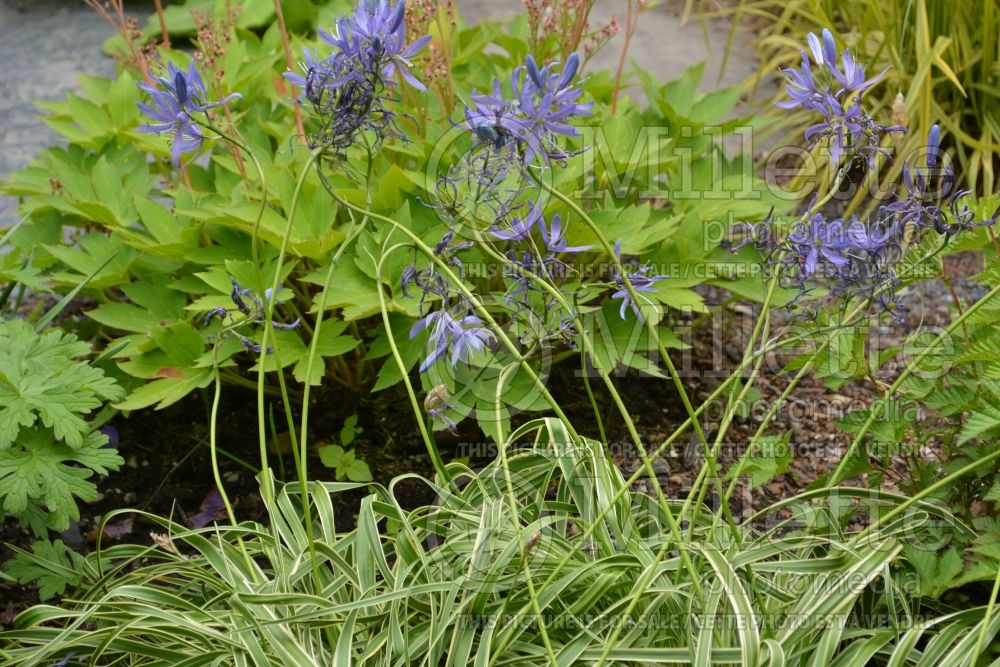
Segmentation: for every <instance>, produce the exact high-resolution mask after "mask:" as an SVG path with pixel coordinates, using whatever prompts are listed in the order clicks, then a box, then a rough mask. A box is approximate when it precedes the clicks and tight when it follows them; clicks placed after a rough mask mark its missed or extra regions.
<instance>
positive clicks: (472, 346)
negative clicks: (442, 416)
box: [410, 307, 495, 373]
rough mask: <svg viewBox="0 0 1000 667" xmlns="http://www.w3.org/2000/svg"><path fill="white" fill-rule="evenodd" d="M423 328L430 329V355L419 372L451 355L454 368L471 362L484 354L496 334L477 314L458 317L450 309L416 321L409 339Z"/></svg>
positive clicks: (421, 365) (435, 312)
mask: <svg viewBox="0 0 1000 667" xmlns="http://www.w3.org/2000/svg"><path fill="white" fill-rule="evenodd" d="M424 329H430V337H429V339H428V343H429V345H430V348H431V352H430V354H428V355H427V357H426V358H425V359H424V361H423V363H422V364H420V372H421V373H423V372H424V371H426V370H427V369H428V368H430V367H431V366H432V365H433V364H434V362H435V361H437V360H438V359H439V358H440V357H441V356H443V355H446V353H449V352H450V357H449V362H450V363H451V366H452V367H453V368H454V367H455V366H457V365H458V362H460V361H461V362H465V363H467V364H468V363H471V361H472V358H473V356H474V355H475V354H477V353H479V352H482V351H483V350H484V349H485V348H486V345H487V343H489V342H490V341H492V340H494V339H495V336H494V335H493V332H491V331H490V330H489V329H487V328H486V327H484V326H483V321H482V320H481V319H479V317H477V316H476V315H471V314H469V315H465V316H463V317H460V318H457V319H456V318H455V317H453V316H452V314H451V313H450V312H448V308H446V307H445V308H442V309H441V310H437V311H434V312H431V313H428V314H427V315H425V316H423V317H421V318H420V319H419V320H417V323H416V324H414V325H413V328H412V329H411V330H410V338H414V337H416V335H417V334H419V333H420V332H421V331H423V330H424Z"/></svg>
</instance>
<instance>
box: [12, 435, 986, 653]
mask: <svg viewBox="0 0 1000 667" xmlns="http://www.w3.org/2000/svg"><path fill="white" fill-rule="evenodd" d="M515 435H516V436H517V438H515V440H518V441H528V442H535V444H534V445H533V446H530V447H521V448H519V447H516V446H515V445H513V443H508V444H509V445H510V447H511V448H510V450H509V451H508V453H507V454H506V455H502V456H500V457H499V458H498V459H496V460H495V461H493V462H491V463H490V464H488V465H487V466H486V467H485V468H484V469H482V470H480V471H478V472H475V471H472V470H470V469H468V468H466V467H463V466H460V465H458V464H453V465H452V470H453V472H454V473H456V474H458V475H459V476H460V478H462V479H463V480H464V483H463V484H462V486H461V489H451V490H449V489H447V488H442V487H441V486H439V485H437V484H434V483H433V482H430V481H426V480H423V481H422V483H423V484H426V485H427V486H428V487H429V489H431V490H432V491H433V492H434V493H435V494H436V495H437V496H438V497H437V501H436V502H435V503H434V504H433V505H428V506H424V507H419V508H416V509H405V508H404V507H402V506H401V505H400V501H399V499H398V498H397V497H396V493H395V489H396V484H397V482H394V483H392V484H390V485H389V486H388V487H382V486H376V487H375V488H376V490H375V492H374V493H372V494H371V495H369V496H368V497H367V498H365V500H364V501H362V503H361V508H360V511H359V514H358V517H357V526H356V527H355V528H352V529H350V530H344V529H338V527H337V526H336V522H335V520H334V509H333V508H334V501H333V497H334V496H336V495H337V494H340V493H344V492H348V491H352V490H355V489H358V488H359V486H360V485H358V484H351V483H335V482H331V483H316V482H314V483H310V484H309V485H308V495H307V498H306V500H307V501H308V502H309V504H310V505H309V506H310V508H311V510H312V512H313V515H314V516H316V517H319V518H320V519H321V520H320V521H317V522H314V523H313V526H314V528H313V530H314V533H313V534H311V535H310V534H309V533H307V532H306V531H304V530H303V520H304V517H303V514H302V513H301V512H302V505H301V500H303V498H302V497H300V496H298V495H297V493H298V489H299V487H298V485H289V486H287V487H285V489H284V490H283V491H282V492H281V494H280V495H279V496H278V498H277V499H276V501H275V505H274V507H273V508H272V513H271V525H270V526H269V527H268V526H262V525H257V524H242V525H240V526H229V527H219V528H216V529H212V530H211V532H209V531H207V530H201V531H190V530H187V529H185V528H183V527H182V526H177V525H174V524H170V523H168V522H166V521H165V520H163V519H156V518H153V519H152V520H153V521H156V522H158V523H160V524H161V525H162V528H161V531H162V532H163V533H164V534H163V535H161V536H159V537H158V539H157V543H158V544H159V546H156V547H139V546H132V545H118V546H113V547H111V548H109V549H107V550H105V551H102V552H100V553H93V554H91V555H89V556H88V557H87V559H86V561H85V562H84V563H83V564H82V565H81V566H80V567H79V571H80V572H81V575H82V578H83V586H82V588H81V589H80V591H79V592H78V594H77V595H76V596H75V598H74V601H66V602H65V603H64V604H65V605H66V607H65V608H62V609H56V608H52V607H42V608H37V609H35V610H31V611H28V612H25V613H24V614H22V615H21V616H20V617H19V619H18V625H17V629H16V630H13V631H9V632H6V633H3V638H4V639H6V640H8V642H9V645H10V648H9V649H8V651H9V655H10V659H11V660H13V661H14V663H15V664H29V663H30V664H37V663H45V662H46V661H49V662H51V661H53V660H55V659H57V658H59V657H61V656H64V655H66V653H67V652H68V651H71V650H72V651H76V652H78V653H79V652H82V653H86V654H91V653H92V652H94V651H96V650H98V647H100V651H101V655H102V657H103V658H104V659H106V660H111V661H115V660H118V661H122V662H129V661H135V660H140V659H142V660H145V661H147V662H149V663H150V664H158V665H159V664H163V665H166V664H193V663H196V662H218V663H227V664H229V663H231V664H243V663H255V664H270V665H288V666H289V667H292V666H296V667H297V666H298V665H304V664H334V663H336V664H348V663H351V664H355V663H356V664H370V665H391V664H397V663H406V664H421V663H425V664H434V665H456V666H459V665H460V666H462V667H464V666H465V665H471V664H483V665H485V664H490V663H491V662H493V661H503V662H502V663H501V664H507V663H509V664H518V665H551V664H567V665H569V664H583V663H587V664H591V663H593V664H599V663H600V662H601V661H602V660H609V661H611V662H613V663H618V662H628V663H630V664H661V663H663V662H664V661H668V662H672V663H687V664H700V665H707V664H712V663H716V662H720V663H734V664H736V663H739V664H747V665H751V664H782V662H781V658H785V659H786V660H787V659H788V658H790V657H792V656H794V657H795V662H794V664H810V663H819V662H822V663H830V664H837V665H858V666H861V665H866V664H872V662H887V661H889V662H891V663H892V664H928V665H930V664H935V665H941V664H955V665H959V664H969V662H968V661H969V660H970V658H971V657H973V656H974V655H975V653H974V651H975V649H976V643H977V639H978V638H979V636H980V629H981V628H983V632H984V635H985V640H986V642H987V644H986V645H987V646H988V642H991V641H992V640H993V639H994V638H995V637H996V635H997V632H998V631H1000V621H998V620H997V619H996V617H993V618H992V619H991V618H990V617H989V616H988V615H987V609H986V607H982V606H979V607H969V608H967V609H966V610H965V611H962V612H954V611H952V610H949V609H943V608H942V609H938V608H936V607H934V606H919V605H917V604H916V602H917V600H918V599H919V597H918V596H919V592H918V591H916V590H915V587H914V585H913V584H912V581H911V580H909V579H907V577H906V576H905V573H906V567H907V566H906V563H907V558H908V556H907V553H908V550H906V549H904V547H903V545H902V544H901V540H902V539H904V536H903V535H902V534H901V533H900V531H899V529H898V526H897V528H895V529H894V528H893V526H892V525H885V526H881V527H878V528H875V529H874V530H872V531H871V532H869V533H867V534H866V535H865V536H864V539H861V538H860V537H859V536H854V537H852V536H850V535H849V534H845V533H844V532H842V525H841V523H840V522H841V521H844V522H847V521H849V520H850V519H851V517H852V516H853V515H854V514H855V512H856V511H857V510H858V509H861V508H863V507H869V508H872V509H873V508H875V507H878V506H881V507H882V508H883V509H884V510H889V509H894V510H903V509H905V508H906V506H907V505H910V506H914V505H917V506H919V505H918V504H917V503H915V501H913V500H910V499H904V498H900V497H898V496H885V495H882V496H879V495H875V494H870V495H869V497H868V498H867V499H865V497H864V496H863V495H860V494H855V495H854V496H853V498H854V500H856V501H860V505H858V504H854V505H853V507H852V503H851V502H849V501H848V502H846V503H845V502H844V501H845V500H847V497H844V496H841V497H840V499H839V500H838V495H837V491H836V490H830V491H828V492H826V495H823V496H819V498H820V499H828V500H830V501H831V502H830V504H831V506H835V505H836V504H837V503H838V502H840V503H841V505H842V506H843V510H842V511H841V512H840V513H839V516H834V514H833V513H832V512H830V511H827V510H824V509H823V508H822V507H818V506H816V505H815V504H813V502H811V499H810V498H807V497H803V498H800V499H798V498H794V499H789V500H788V501H785V502H783V503H781V504H779V505H777V506H775V507H774V508H771V509H769V510H767V511H766V512H762V513H761V514H759V515H757V516H756V517H754V520H753V521H751V522H750V523H748V525H747V526H746V527H745V528H742V529H741V530H740V532H739V534H738V535H736V536H730V535H729V534H728V530H727V529H725V528H723V527H722V526H720V524H718V523H715V522H713V521H712V520H711V517H706V516H704V515H702V519H701V520H698V519H695V518H694V516H691V515H687V516H686V515H684V514H682V513H681V509H680V503H674V502H672V501H667V502H666V503H664V502H662V501H660V502H658V501H656V500H655V499H653V498H650V497H649V496H647V495H645V494H644V493H637V492H635V491H634V490H633V489H632V488H631V484H633V483H634V482H635V479H636V478H635V477H633V478H631V479H629V480H626V479H624V478H623V477H622V476H621V474H620V473H619V471H618V470H617V469H616V468H615V467H614V466H613V465H611V464H610V462H609V461H608V460H607V458H606V456H605V455H604V452H603V449H602V447H601V446H600V444H599V443H593V442H590V443H587V444H584V445H579V446H577V445H571V446H567V444H566V443H567V440H566V438H567V436H568V433H567V431H566V429H565V427H564V426H563V425H561V424H559V423H558V422H555V421H552V420H546V421H541V420H539V421H536V422H532V423H530V424H528V425H526V427H525V428H524V429H522V430H521V431H520V432H518V433H517V434H515ZM411 480H412V477H411ZM399 481H402V480H399ZM843 491H845V492H847V493H851V490H849V489H844V490H843ZM854 491H855V492H857V491H859V490H854ZM862 493H865V492H863V491H862ZM920 507H921V509H922V510H923V509H926V508H925V507H924V506H920ZM930 511H933V512H935V515H934V516H935V519H936V520H939V521H943V522H946V523H947V522H952V521H953V519H951V518H950V517H949V516H948V515H947V513H946V512H937V511H936V510H933V508H930ZM778 512H787V513H790V514H791V515H792V516H794V517H818V518H820V517H822V518H826V519H827V520H826V521H822V520H816V519H813V520H811V521H809V522H807V523H803V522H797V521H795V520H790V521H779V522H777V524H776V525H769V526H767V527H766V528H763V529H762V530H759V531H758V530H755V529H754V528H753V527H752V526H753V525H755V522H756V521H757V520H758V519H761V518H763V517H767V516H774V515H775V513H778ZM670 513H673V518H674V520H678V521H680V520H686V519H691V520H692V524H691V526H690V533H688V532H687V531H685V535H684V537H683V538H682V539H677V538H676V537H675V536H676V535H677V533H676V532H674V531H675V529H674V528H671V526H670V524H671V519H670V517H671V514H670ZM926 518H927V517H926V516H925V518H924V519H922V520H918V521H908V522H907V525H906V527H905V528H906V531H907V532H906V534H905V538H906V539H907V540H911V541H914V540H916V541H918V540H919V539H920V538H921V537H922V536H923V535H924V533H925V532H926V530H927V529H928V527H929V526H931V525H933V523H934V522H933V521H927V520H926ZM167 535H169V537H168V536H167ZM731 537H736V538H737V539H730V538H731ZM313 547H315V549H316V550H317V551H318V553H319V554H321V556H320V557H319V558H318V560H317V559H315V558H314V557H312V556H310V553H311V548H313ZM914 557H915V558H918V559H919V558H924V555H923V554H914ZM932 557H933V556H932ZM921 563H922V561H921ZM918 567H920V568H922V569H923V567H924V566H923V565H922V564H921V565H919V566H918ZM937 567H938V568H939V571H940V567H946V568H947V569H948V570H949V571H950V570H951V569H952V568H953V565H942V566H937ZM191 582H198V585H196V586H192V585H191ZM126 601H127V603H126ZM918 610H919V611H918ZM317 619H322V622H321V623H320V622H317ZM896 627H898V628H905V630H904V631H900V632H897V631H896V630H894V629H893V628H896ZM237 630H239V631H237ZM987 655H991V654H989V653H987ZM141 656H145V657H141ZM944 656H949V657H948V658H947V660H946V659H945V658H944ZM784 664H789V663H788V662H785V663H784Z"/></svg>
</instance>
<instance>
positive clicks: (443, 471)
mask: <svg viewBox="0 0 1000 667" xmlns="http://www.w3.org/2000/svg"><path fill="white" fill-rule="evenodd" d="M408 247H409V245H407V244H403V243H398V244H396V245H393V246H391V247H389V248H387V249H386V250H385V251H384V252H383V253H382V257H380V258H379V259H378V260H375V258H374V257H372V261H374V262H375V279H376V280H378V281H379V283H380V284H381V281H382V262H384V261H385V260H386V258H387V257H389V255H391V254H392V253H393V252H395V251H396V250H399V249H401V248H408ZM377 291H378V304H379V311H380V312H381V313H382V323H383V325H384V326H385V333H386V339H387V340H388V341H389V351H390V352H391V353H392V358H393V359H394V360H395V362H396V366H397V367H398V368H399V375H400V377H401V378H402V379H403V386H404V387H406V393H407V395H408V396H409V397H410V407H411V408H412V409H413V415H414V417H416V420H417V426H418V427H419V429H420V437H421V438H423V441H424V446H425V447H426V448H427V455H428V456H429V457H430V459H431V464H432V465H433V466H434V471H435V472H436V473H437V476H438V477H439V478H440V480H441V484H442V485H443V486H445V487H447V488H448V489H452V486H453V484H452V479H451V475H450V473H449V472H448V467H447V466H446V465H445V463H444V460H443V459H442V458H441V453H440V452H439V451H438V448H437V443H435V442H434V438H433V437H432V436H431V433H430V431H428V429H427V422H426V420H425V419H424V415H423V412H421V410H420V400H419V399H418V398H417V393H416V391H415V390H414V389H413V383H412V382H411V381H410V373H409V369H407V367H406V363H405V362H404V361H403V355H401V354H400V353H399V347H398V346H397V345H396V337H395V336H393V335H392V323H391V322H390V321H389V309H388V307H387V306H386V303H385V294H384V293H383V291H382V289H381V288H380V289H378V290H377ZM498 444H499V443H498Z"/></svg>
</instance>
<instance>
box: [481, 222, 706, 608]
mask: <svg viewBox="0 0 1000 667" xmlns="http://www.w3.org/2000/svg"><path fill="white" fill-rule="evenodd" d="M478 240H480V242H481V243H480V247H481V248H482V249H484V250H486V252H487V254H489V255H490V256H491V257H493V258H494V259H495V260H497V261H499V262H501V263H504V264H507V265H510V260H509V259H507V258H506V257H504V256H503V255H502V254H500V253H499V252H497V251H496V250H495V249H494V248H493V247H492V246H491V245H490V244H489V243H488V242H486V241H485V240H484V239H482V238H479V239H478ZM517 270H518V272H520V273H521V275H523V276H525V277H527V278H529V279H531V280H532V281H533V282H535V283H536V284H537V285H539V286H540V287H541V288H542V289H543V290H545V291H546V292H547V293H548V294H549V295H550V296H552V298H553V299H555V300H556V302H558V303H559V305H560V306H561V307H562V308H563V310H565V311H566V312H567V313H572V314H573V322H574V324H575V325H576V328H577V330H578V331H579V332H580V340H581V343H582V347H583V354H582V355H581V356H582V358H583V359H586V358H587V356H588V355H589V356H590V358H591V359H593V360H594V363H595V365H596V364H598V363H599V361H598V358H597V355H596V353H595V351H594V349H593V347H592V342H591V340H590V338H589V337H588V336H587V334H586V327H585V326H584V323H583V321H582V320H581V319H580V316H579V315H578V314H577V310H576V309H575V308H573V307H571V305H570V303H569V302H568V301H567V300H566V297H565V296H564V295H563V294H562V292H560V291H559V290H558V289H557V288H556V287H554V286H553V285H552V284H551V283H550V282H548V281H547V280H545V279H544V278H543V277H541V276H539V275H537V274H535V273H534V272H532V271H530V270H529V269H524V268H522V267H518V268H517ZM597 370H598V371H599V372H600V374H601V379H602V380H603V381H604V385H605V387H606V388H607V390H608V393H609V394H610V395H611V399H612V400H613V401H614V403H615V407H617V408H618V412H619V414H621V417H622V420H623V421H624V422H625V426H626V428H627V429H628V432H629V436H630V437H631V438H632V441H633V443H634V444H635V448H636V451H637V452H639V458H640V459H641V460H642V469H643V470H645V471H646V474H648V475H649V478H650V480H651V481H652V482H653V488H654V490H655V492H656V497H657V501H658V502H659V504H660V507H661V509H662V510H663V512H664V515H665V516H666V517H667V524H668V526H669V527H670V530H671V535H672V537H673V538H674V540H675V541H676V542H677V544H678V545H679V548H680V549H681V552H682V553H683V554H684V564H685V566H686V567H687V568H688V569H689V570H690V572H691V573H692V575H693V574H694V565H693V564H692V563H691V561H690V555H689V554H688V553H687V549H686V547H685V546H684V541H683V539H682V535H681V532H680V526H679V524H678V523H677V521H676V519H675V517H674V515H673V512H672V511H671V509H670V504H669V503H668V501H667V497H666V494H665V493H664V491H663V488H662V487H661V486H660V484H659V483H658V482H656V479H657V475H656V471H655V469H654V468H653V459H652V458H651V457H650V456H649V455H648V453H647V452H646V448H645V446H644V445H643V443H642V438H641V436H640V435H639V431H638V429H636V426H635V422H634V421H633V420H632V416H631V415H630V414H629V412H628V408H627V407H626V406H625V402H624V401H623V400H622V398H621V395H620V394H619V393H618V388H617V387H615V383H614V382H613V381H612V380H611V377H610V375H609V371H608V369H606V368H603V367H602V368H598V369H597ZM584 379H585V381H586V382H587V390H588V393H590V397H591V404H592V406H593V407H594V411H595V413H597V407H596V403H594V399H593V392H591V391H590V383H589V380H587V376H586V373H584ZM598 420H600V415H598ZM599 423H600V422H599ZM601 434H602V437H603V435H604V431H603V427H602V429H601ZM604 443H607V440H606V439H605V440H603V441H602V444H604ZM695 585H696V586H698V584H697V581H695ZM698 593H699V595H701V590H700V588H699V590H698Z"/></svg>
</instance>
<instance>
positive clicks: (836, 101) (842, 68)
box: [776, 30, 906, 164]
mask: <svg viewBox="0 0 1000 667" xmlns="http://www.w3.org/2000/svg"><path fill="white" fill-rule="evenodd" d="M807 42H808V45H809V50H810V52H811V54H812V60H810V57H809V55H810V54H809V53H806V51H805V50H801V51H800V53H801V54H802V64H801V65H800V66H799V67H798V68H794V67H790V68H786V69H783V70H782V73H783V74H784V75H785V79H786V83H785V90H786V92H787V93H788V97H789V100H788V101H787V102H777V103H776V104H777V106H779V107H781V108H783V109H794V108H802V109H805V110H807V111H813V112H816V113H819V114H820V115H821V116H823V122H821V123H816V124H815V125H812V126H810V127H809V128H808V129H807V130H806V133H805V134H806V139H807V140H808V141H809V144H810V145H813V144H815V143H816V142H818V141H819V140H820V139H823V138H828V139H829V140H830V156H831V158H832V159H833V162H834V164H839V162H840V159H841V157H843V156H844V155H845V154H856V155H863V156H866V157H867V158H868V160H869V161H871V160H873V159H874V158H875V156H876V155H878V154H885V153H886V152H885V150H884V149H883V148H881V141H882V135H883V134H885V133H887V132H905V131H906V128H905V127H903V126H901V125H892V126H885V125H879V124H878V123H876V122H875V120H874V119H873V118H872V117H871V116H870V115H868V112H867V111H866V110H865V108H864V106H863V105H862V96H863V95H864V93H865V91H867V90H868V89H870V88H871V87H872V86H874V85H875V84H876V83H878V82H879V81H880V80H881V79H882V77H883V76H885V73H886V72H887V71H888V68H886V69H885V70H883V71H882V72H881V73H879V74H878V75H876V76H873V77H871V78H869V79H866V78H865V68H864V66H863V65H861V64H860V63H858V62H857V61H856V60H855V59H854V56H853V55H852V54H851V52H850V50H849V49H844V52H843V54H842V55H841V57H840V65H838V64H837V60H838V59H837V46H836V43H835V41H834V38H833V33H831V32H830V31H829V30H824V31H823V37H822V39H820V38H819V37H817V36H816V35H815V33H809V36H808V38H807Z"/></svg>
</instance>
